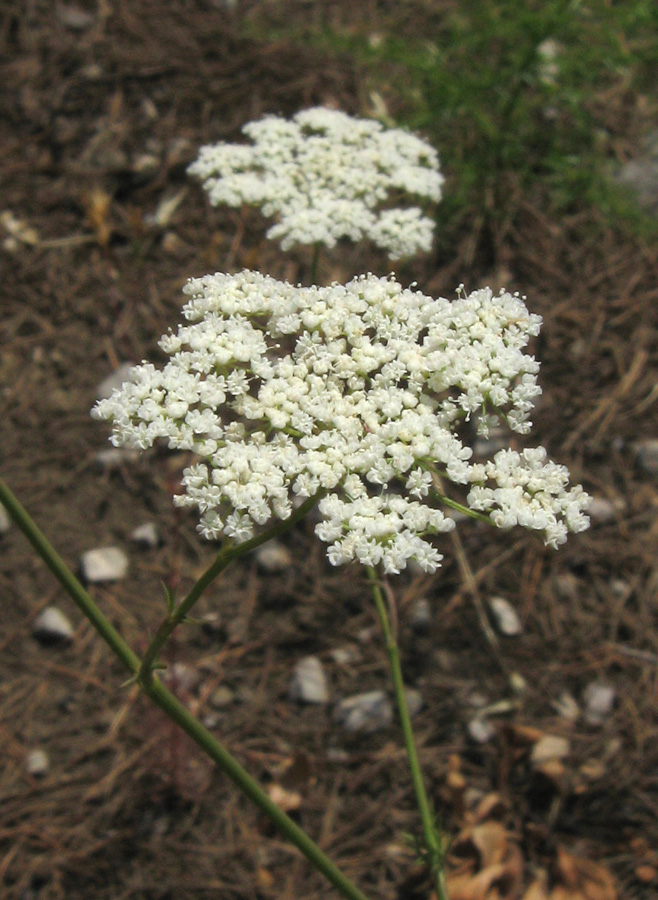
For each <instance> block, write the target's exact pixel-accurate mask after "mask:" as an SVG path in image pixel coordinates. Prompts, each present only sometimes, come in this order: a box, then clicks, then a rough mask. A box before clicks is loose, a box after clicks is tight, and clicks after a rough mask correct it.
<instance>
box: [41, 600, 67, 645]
mask: <svg viewBox="0 0 658 900" xmlns="http://www.w3.org/2000/svg"><path fill="white" fill-rule="evenodd" d="M32 634H33V635H34V637H35V638H36V639H37V640H38V641H41V643H42V644H57V643H70V642H71V641H72V640H73V635H74V634H75V632H74V630H73V625H71V623H70V622H69V620H68V619H67V618H66V616H65V615H64V613H63V612H62V611H61V610H60V609H57V607H56V606H47V607H46V608H45V609H44V610H43V612H42V613H40V615H38V616H37V618H36V619H35V620H34V623H33V625H32Z"/></svg>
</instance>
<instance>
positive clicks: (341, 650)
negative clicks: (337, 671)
mask: <svg viewBox="0 0 658 900" xmlns="http://www.w3.org/2000/svg"><path fill="white" fill-rule="evenodd" d="M331 658H332V659H333V661H334V662H335V663H336V665H338V666H349V665H350V663H354V662H356V661H357V659H358V658H359V654H358V653H357V652H356V650H354V649H352V648H351V647H336V648H335V649H334V650H332V651H331Z"/></svg>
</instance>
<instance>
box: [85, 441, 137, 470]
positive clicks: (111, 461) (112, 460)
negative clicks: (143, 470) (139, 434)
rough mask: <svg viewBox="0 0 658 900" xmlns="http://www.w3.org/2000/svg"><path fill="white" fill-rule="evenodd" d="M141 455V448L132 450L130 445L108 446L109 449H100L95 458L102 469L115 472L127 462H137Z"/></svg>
mask: <svg viewBox="0 0 658 900" xmlns="http://www.w3.org/2000/svg"><path fill="white" fill-rule="evenodd" d="M139 457H140V451H139V450H131V449H129V448H128V447H108V449H107V450H99V451H98V453H97V454H96V455H95V457H94V459H95V461H96V464H97V465H98V466H100V468H101V469H104V470H105V471H106V472H113V471H115V470H116V469H120V468H121V466H123V465H125V464H126V463H134V462H136V461H137V460H138V459H139Z"/></svg>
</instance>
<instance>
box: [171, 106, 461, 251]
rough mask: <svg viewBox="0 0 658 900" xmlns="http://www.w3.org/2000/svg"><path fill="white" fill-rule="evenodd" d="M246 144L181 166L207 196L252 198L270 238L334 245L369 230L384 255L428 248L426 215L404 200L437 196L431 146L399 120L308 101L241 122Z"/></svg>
mask: <svg viewBox="0 0 658 900" xmlns="http://www.w3.org/2000/svg"><path fill="white" fill-rule="evenodd" d="M242 131H243V133H244V134H245V135H246V136H247V137H248V138H250V139H251V141H252V143H251V144H228V143H220V144H215V145H211V146H206V147H202V148H201V150H200V152H199V157H198V159H197V160H196V162H194V163H193V164H192V165H191V166H190V168H189V170H188V171H189V172H190V173H192V174H193V175H197V176H198V177H199V178H201V179H202V180H203V185H204V187H205V188H206V190H207V191H208V194H209V196H210V202H211V203H212V204H213V205H215V206H219V205H221V204H226V205H228V206H233V207H240V206H242V204H243V203H244V204H247V205H249V206H259V207H261V209H262V212H263V214H264V215H265V216H268V217H273V218H274V219H275V220H276V221H275V224H274V225H272V227H271V228H270V229H269V231H268V232H267V236H268V238H270V239H272V240H280V242H281V247H282V248H283V249H284V250H288V249H289V248H290V247H292V246H294V245H295V244H305V245H309V244H310V245H318V244H321V245H323V246H326V247H333V246H334V245H335V244H336V242H337V241H339V240H340V239H341V238H349V239H350V240H352V241H358V240H361V239H362V238H369V239H370V240H372V241H373V242H374V243H375V244H376V245H377V246H378V247H381V248H382V249H383V250H385V251H386V252H387V253H388V255H389V257H390V258H391V259H399V258H402V257H406V256H411V255H412V254H414V253H417V252H418V251H427V250H429V249H430V246H431V244H432V237H433V230H434V222H433V220H432V219H431V218H429V217H427V216H426V215H425V214H424V213H423V210H422V209H421V208H420V207H419V206H408V205H405V206H400V205H399V204H400V201H401V200H403V199H404V198H409V197H411V198H416V199H420V200H425V201H431V202H437V201H438V200H440V198H441V185H442V184H443V180H444V179H443V176H442V175H441V174H440V172H439V160H438V156H437V153H436V150H434V148H433V147H431V146H430V145H429V144H427V143H425V141H423V140H421V139H420V138H418V137H416V136H415V135H413V134H410V133H409V132H407V131H403V130H402V129H400V128H384V126H383V125H381V124H380V123H379V122H377V121H374V120H373V119H359V118H354V117H352V116H349V115H347V114H346V113H344V112H340V111H338V110H331V109H325V108H324V107H314V108H312V109H305V110H303V111H302V112H300V113H297V115H296V116H294V117H293V118H292V119H290V120H286V119H283V118H280V117H279V116H266V117H265V118H264V119H261V120H260V121H257V122H250V123H249V124H247V125H245V126H244V128H243V129H242Z"/></svg>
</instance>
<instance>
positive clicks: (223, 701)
mask: <svg viewBox="0 0 658 900" xmlns="http://www.w3.org/2000/svg"><path fill="white" fill-rule="evenodd" d="M234 700H235V694H234V692H233V691H232V690H231V688H230V687H227V686H226V685H225V684H220V686H219V687H218V688H216V689H215V690H214V691H213V692H212V694H211V695H210V704H211V706H214V707H215V709H224V707H226V706H230V705H231V703H233V701H234Z"/></svg>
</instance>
